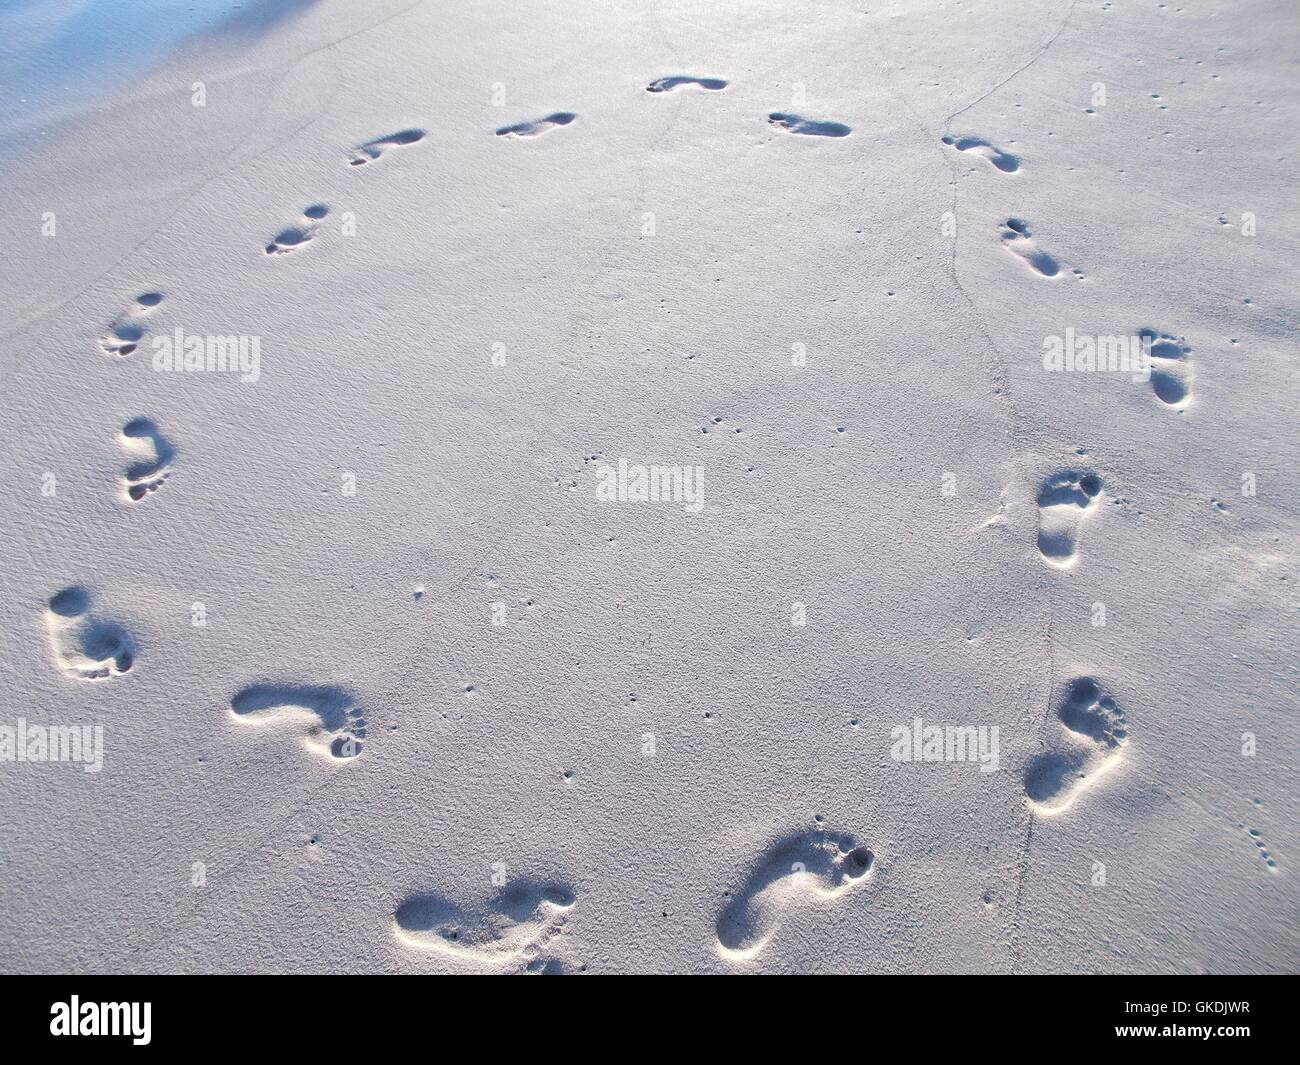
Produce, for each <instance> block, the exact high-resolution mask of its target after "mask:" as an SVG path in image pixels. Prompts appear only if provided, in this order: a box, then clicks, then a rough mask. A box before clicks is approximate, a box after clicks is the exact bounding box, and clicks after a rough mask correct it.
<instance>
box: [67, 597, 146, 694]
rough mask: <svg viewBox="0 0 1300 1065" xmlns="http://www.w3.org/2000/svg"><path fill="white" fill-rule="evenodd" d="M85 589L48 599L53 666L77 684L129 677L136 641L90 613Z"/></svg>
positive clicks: (121, 628) (118, 626) (133, 661)
mask: <svg viewBox="0 0 1300 1065" xmlns="http://www.w3.org/2000/svg"><path fill="white" fill-rule="evenodd" d="M90 602H91V594H90V590H89V589H88V588H84V587H82V586H81V585H74V586H72V587H71V588H64V589H63V591H61V592H57V593H56V594H54V595H53V596H51V597H50V601H49V604H48V607H47V609H46V612H45V624H46V628H47V629H48V631H49V634H50V648H51V650H52V651H53V654H54V661H55V664H56V665H58V667H59V670H60V671H61V672H62V673H63V674H64V675H66V676H69V677H76V678H77V679H78V680H103V679H104V678H106V677H116V676H120V675H121V674H123V673H128V672H130V670H131V667H132V666H133V665H135V641H134V640H132V639H131V634H130V633H129V632H127V631H126V629H124V628H123V627H122V626H121V625H119V624H117V623H116V622H114V621H104V620H102V619H100V618H96V617H94V616H93V615H92V614H91V612H90Z"/></svg>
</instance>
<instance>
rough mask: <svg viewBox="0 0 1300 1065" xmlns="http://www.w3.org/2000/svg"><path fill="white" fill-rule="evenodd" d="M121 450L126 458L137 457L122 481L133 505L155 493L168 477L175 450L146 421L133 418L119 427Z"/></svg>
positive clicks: (146, 419)
mask: <svg viewBox="0 0 1300 1065" xmlns="http://www.w3.org/2000/svg"><path fill="white" fill-rule="evenodd" d="M122 446H123V448H125V450H126V452H127V454H128V456H138V459H139V461H136V462H133V463H131V465H130V466H128V467H127V469H126V474H125V476H124V477H123V478H122V490H123V492H124V493H125V495H126V498H127V499H128V500H129V501H130V502H132V503H138V502H139V501H140V500H141V499H143V498H144V497H145V496H147V495H149V494H150V493H152V492H156V491H158V489H159V488H161V487H162V486H163V482H164V481H166V480H167V478H168V477H170V476H171V472H172V460H173V459H175V457H176V448H175V447H174V446H173V445H172V443H171V441H169V440H168V439H167V438H166V437H165V436H163V435H162V433H161V432H159V431H158V426H157V425H155V424H154V423H153V421H151V420H150V419H149V418H132V419H131V420H130V421H129V422H127V423H126V424H125V425H124V426H122Z"/></svg>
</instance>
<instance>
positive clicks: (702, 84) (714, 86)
mask: <svg viewBox="0 0 1300 1065" xmlns="http://www.w3.org/2000/svg"><path fill="white" fill-rule="evenodd" d="M726 87H727V83H726V82H725V81H724V80H723V79H722V78H697V77H694V76H692V75H690V74H674V75H672V76H671V77H667V78H657V79H655V80H654V81H652V82H651V83H650V84H649V85H647V86H646V87H645V91H646V92H675V91H676V90H678V89H684V88H695V89H704V90H707V91H709V92H718V91H719V90H721V89H725V88H726Z"/></svg>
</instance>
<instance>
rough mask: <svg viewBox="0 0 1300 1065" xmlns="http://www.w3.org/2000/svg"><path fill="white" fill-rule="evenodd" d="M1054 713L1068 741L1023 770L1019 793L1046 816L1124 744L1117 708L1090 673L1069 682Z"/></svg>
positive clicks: (1066, 803)
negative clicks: (1065, 745) (1021, 788)
mask: <svg viewBox="0 0 1300 1065" xmlns="http://www.w3.org/2000/svg"><path fill="white" fill-rule="evenodd" d="M1056 716H1057V720H1058V721H1059V722H1060V724H1061V728H1062V730H1063V733H1064V737H1063V738H1064V739H1065V740H1066V741H1067V742H1068V743H1069V746H1068V747H1057V748H1054V749H1053V750H1050V751H1046V752H1044V753H1043V754H1040V755H1039V756H1038V757H1036V758H1035V759H1034V760H1033V761H1031V762H1030V763H1029V765H1028V766H1027V767H1026V769H1025V796H1026V798H1028V799H1029V801H1030V803H1031V804H1032V805H1033V807H1034V808H1035V809H1036V810H1037V811H1038V812H1039V813H1042V814H1048V815H1050V814H1056V813H1060V812H1061V811H1063V810H1065V809H1068V808H1069V807H1070V806H1071V805H1073V803H1074V801H1075V800H1076V799H1077V798H1078V797H1079V795H1080V794H1082V792H1083V791H1084V790H1085V789H1087V788H1089V787H1091V786H1092V785H1093V784H1094V783H1096V781H1097V780H1098V779H1100V778H1101V777H1102V776H1103V775H1104V774H1105V773H1107V772H1109V771H1110V770H1111V769H1112V768H1114V766H1115V765H1116V764H1117V763H1118V761H1119V757H1120V750H1121V748H1123V747H1124V746H1125V744H1127V743H1128V727H1127V724H1126V722H1125V718H1124V713H1123V711H1121V710H1120V708H1119V707H1118V706H1117V705H1116V703H1115V700H1114V699H1112V698H1111V697H1110V696H1109V695H1107V694H1106V693H1105V692H1104V691H1103V690H1102V688H1101V685H1100V684H1099V683H1098V682H1097V681H1096V680H1095V679H1094V678H1092V677H1076V678H1074V679H1073V680H1072V681H1070V684H1069V686H1068V687H1067V689H1066V692H1065V695H1064V697H1063V698H1062V700H1061V703H1060V705H1059V706H1058V707H1057V709H1056Z"/></svg>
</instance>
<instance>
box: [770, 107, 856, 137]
mask: <svg viewBox="0 0 1300 1065" xmlns="http://www.w3.org/2000/svg"><path fill="white" fill-rule="evenodd" d="M767 120H768V122H769V123H770V124H772V125H773V126H775V127H776V128H777V129H783V130H785V131H786V132H787V133H797V134H800V135H801V136H805V137H847V136H848V135H849V134H850V133H852V132H853V130H852V129H851V128H849V127H848V126H846V125H844V123H843V122H818V121H815V120H813V119H811V118H804V117H803V116H802V115H790V114H785V113H783V112H781V111H773V112H772V113H771V114H770V115H768V116H767Z"/></svg>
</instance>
